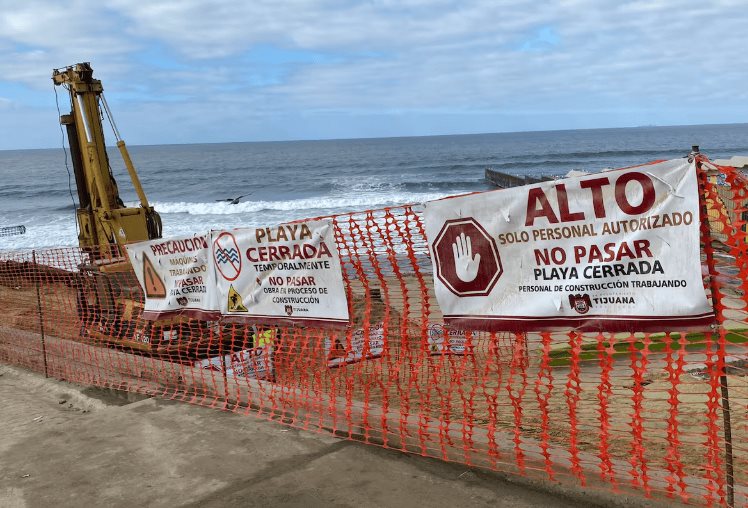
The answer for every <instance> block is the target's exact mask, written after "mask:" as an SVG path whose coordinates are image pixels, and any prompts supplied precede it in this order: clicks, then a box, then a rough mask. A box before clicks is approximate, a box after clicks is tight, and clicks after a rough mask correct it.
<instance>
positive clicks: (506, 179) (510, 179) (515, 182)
mask: <svg viewBox="0 0 748 508" xmlns="http://www.w3.org/2000/svg"><path fill="white" fill-rule="evenodd" d="M486 180H488V182H489V183H491V184H492V185H495V186H496V187H498V188H500V189H508V188H509V187H519V186H522V185H532V184H534V183H541V182H548V181H550V180H553V177H550V176H540V177H538V178H533V177H530V176H514V175H508V174H506V173H502V172H500V171H496V170H493V169H491V168H486Z"/></svg>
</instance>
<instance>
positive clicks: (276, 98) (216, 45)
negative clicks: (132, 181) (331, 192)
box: [0, 0, 748, 149]
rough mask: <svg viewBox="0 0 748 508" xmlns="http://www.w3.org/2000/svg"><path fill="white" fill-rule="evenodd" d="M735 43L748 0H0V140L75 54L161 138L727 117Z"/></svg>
mask: <svg viewBox="0 0 748 508" xmlns="http://www.w3.org/2000/svg"><path fill="white" fill-rule="evenodd" d="M747 51H748V0H699V1H667V0H649V1H642V2H625V1H620V0H563V1H551V2H543V1H538V0H508V1H502V0H484V1H481V0H477V1H470V0H458V1H454V2H453V1H439V0H437V1H426V0H382V1H378V0H373V1H369V2H350V1H345V0H331V1H324V0H306V1H305V0H299V1H290V2H288V1H286V2H284V1H281V0H250V1H246V2H242V1H220V0H213V1H208V0H146V1H133V0H96V1H89V0H67V1H65V2H62V1H58V0H24V1H22V2H19V1H17V0H0V55H2V58H0V118H1V119H2V122H0V149H14V148H37V147H58V146H60V145H61V140H60V131H59V127H58V125H57V111H56V107H55V93H54V90H53V88H54V87H53V86H52V81H51V79H50V76H51V70H52V68H53V67H60V66H64V65H68V64H72V63H76V62H80V61H90V62H91V64H92V66H93V68H94V73H95V76H96V77H98V78H99V79H101V80H102V81H103V84H104V89H105V93H106V97H107V100H108V102H109V104H110V106H111V108H112V109H113V113H114V116H115V119H116V120H117V123H118V126H119V128H120V131H121V132H122V135H123V137H124V138H125V140H126V141H127V142H128V143H129V144H160V143H199V142H221V141H260V140H286V139H321V138H350V137H379V136H410V135H430V134H456V133H477V132H505V131H522V130H550V129H570V128H596V127H626V126H637V125H652V124H655V125H679V124H702V123H743V122H748V101H747V100H746V99H748V62H746V52H747ZM58 93H59V94H60V103H61V106H62V108H63V109H68V108H67V104H68V99H67V96H65V95H63V94H64V93H65V91H64V90H61V89H60V90H58ZM63 112H65V111H63ZM110 141H111V138H110Z"/></svg>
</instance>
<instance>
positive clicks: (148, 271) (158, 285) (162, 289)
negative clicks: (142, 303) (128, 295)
mask: <svg viewBox="0 0 748 508" xmlns="http://www.w3.org/2000/svg"><path fill="white" fill-rule="evenodd" d="M143 289H145V296H147V297H148V298H166V286H165V285H164V281H162V280H161V277H159V276H158V272H156V268H155V267H154V266H153V263H151V260H150V259H148V256H146V255H145V253H143Z"/></svg>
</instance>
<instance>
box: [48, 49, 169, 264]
mask: <svg viewBox="0 0 748 508" xmlns="http://www.w3.org/2000/svg"><path fill="white" fill-rule="evenodd" d="M52 81H53V82H54V84H55V85H58V86H62V87H64V88H65V89H67V91H68V93H69V95H70V113H69V114H66V115H62V116H61V117H60V123H61V124H62V125H65V127H66V129H67V135H68V143H69V145H70V153H71V155H72V160H73V170H74V173H75V184H76V187H77V189H78V201H79V203H78V208H77V210H76V215H77V220H78V226H79V233H78V243H79V244H80V246H81V248H83V249H84V250H85V251H87V252H89V253H90V254H91V255H92V256H93V257H94V258H96V259H102V258H111V257H112V256H113V255H114V256H118V255H121V254H123V253H124V252H125V249H124V248H123V247H124V245H125V244H126V243H130V242H139V241H143V240H152V239H156V238H161V218H160V217H159V215H158V213H157V212H156V211H155V210H154V209H153V207H152V206H151V205H150V204H149V203H148V200H147V198H146V196H145V193H144V192H143V188H142V186H141V185H140V180H139V178H138V175H137V172H136V171H135V167H134V166H133V164H132V160H131V159H130V155H129V153H128V151H127V146H126V145H125V142H124V141H123V140H122V139H120V137H119V132H118V131H117V128H116V126H115V125H114V120H113V118H112V115H111V112H110V111H109V107H108V105H107V103H106V99H104V95H103V92H104V88H103V87H102V85H101V81H99V80H98V79H94V78H93V69H92V68H91V64H90V63H88V62H83V63H78V64H75V65H71V66H68V67H63V68H60V69H55V70H54V71H53V73H52ZM104 113H106V115H107V117H108V118H109V120H110V122H111V123H112V128H113V131H114V135H115V138H116V139H117V147H118V148H119V151H120V154H121V155H122V159H123V161H124V163H125V167H126V168H127V171H128V173H129V175H130V179H131V181H132V184H133V187H134V188H135V191H136V193H137V195H138V199H139V200H140V206H136V207H127V206H125V204H124V203H123V202H122V199H121V198H120V195H119V189H118V187H117V182H116V181H115V179H114V176H113V175H112V171H111V167H110V166H109V156H108V154H107V151H106V144H105V140H104V130H103V127H102V118H103V114H104Z"/></svg>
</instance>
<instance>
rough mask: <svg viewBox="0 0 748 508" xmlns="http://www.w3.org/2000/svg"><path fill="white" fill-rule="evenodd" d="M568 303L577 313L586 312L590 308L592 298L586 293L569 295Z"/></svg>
mask: <svg viewBox="0 0 748 508" xmlns="http://www.w3.org/2000/svg"><path fill="white" fill-rule="evenodd" d="M569 305H571V308H572V309H574V310H575V311H577V312H578V313H579V314H587V312H589V310H590V309H591V308H592V300H591V299H590V295H588V294H586V293H585V294H583V295H581V294H576V295H569Z"/></svg>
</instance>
